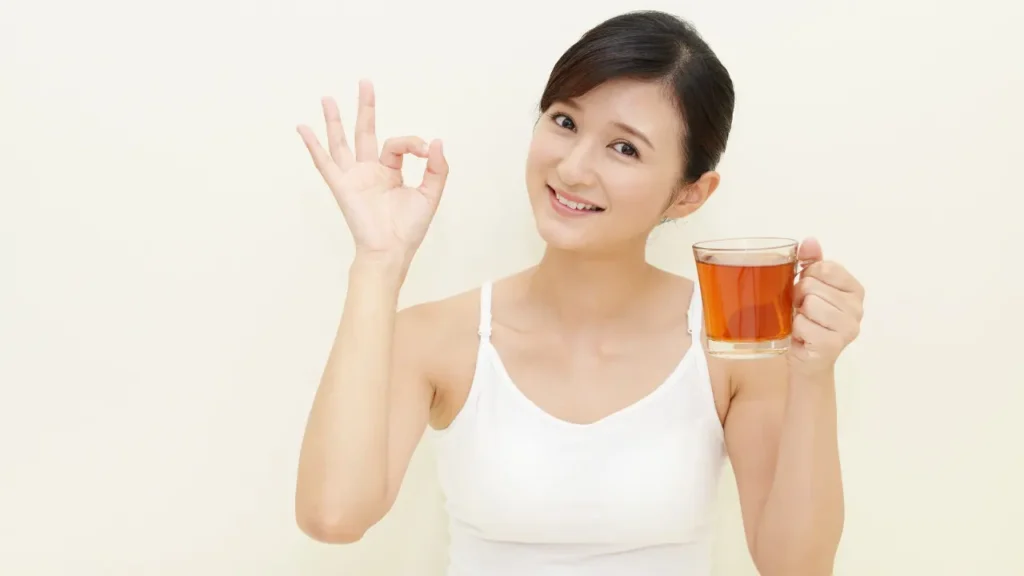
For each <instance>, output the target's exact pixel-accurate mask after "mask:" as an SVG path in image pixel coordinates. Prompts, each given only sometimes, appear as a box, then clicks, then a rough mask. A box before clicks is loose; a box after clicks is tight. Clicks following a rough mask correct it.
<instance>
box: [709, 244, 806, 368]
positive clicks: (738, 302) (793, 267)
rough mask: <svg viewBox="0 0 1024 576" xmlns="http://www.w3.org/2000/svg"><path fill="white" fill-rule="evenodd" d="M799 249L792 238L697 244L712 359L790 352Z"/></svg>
mask: <svg viewBox="0 0 1024 576" xmlns="http://www.w3.org/2000/svg"><path fill="white" fill-rule="evenodd" d="M797 248H798V243H797V241H796V240H791V239H789V238H727V239H722V240H709V241H706V242H698V243H696V244H694V245H693V256H694V258H695V259H696V261H697V278H698V280H699V282H700V295H701V299H702V300H703V302H704V331H705V335H706V337H707V342H708V353H709V354H710V355H712V356H717V357H721V358H733V359H747V358H764V357H768V356H774V355H777V354H782V353H784V352H785V351H786V350H788V349H789V344H790V336H791V334H792V331H793V287H794V282H795V281H796V273H797Z"/></svg>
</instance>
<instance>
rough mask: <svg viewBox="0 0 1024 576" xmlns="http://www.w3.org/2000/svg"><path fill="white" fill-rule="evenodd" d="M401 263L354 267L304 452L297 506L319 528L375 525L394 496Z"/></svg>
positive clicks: (355, 531) (354, 528)
mask: <svg viewBox="0 0 1024 576" xmlns="http://www.w3.org/2000/svg"><path fill="white" fill-rule="evenodd" d="M402 279H403V274H402V272H401V270H400V266H399V265H398V264H389V263H386V262H384V263H381V262H376V261H372V260H365V261H364V260H361V259H358V258H357V260H356V262H355V263H354V264H353V265H352V268H351V271H350V275H349V283H348V293H347V295H346V298H345V306H344V311H343V312H342V318H341V323H340V326H339V327H338V332H337V335H336V338H335V341H334V345H333V347H332V350H331V354H330V357H329V359H328V361H327V366H326V368H325V369H324V373H323V376H322V378H321V381H320V387H319V389H318V390H317V393H316V398H315V399H314V402H313V407H312V410H311V411H310V415H309V420H308V423H307V426H306V432H305V436H304V437H303V442H302V450H301V453H300V457H299V472H298V489H297V493H296V511H297V514H298V517H299V522H300V524H302V525H304V526H308V527H309V528H308V530H309V531H311V532H339V533H347V532H352V533H353V538H354V537H357V536H358V535H359V534H360V533H361V531H362V530H363V529H365V528H366V527H367V526H368V525H369V524H370V523H372V522H373V521H374V520H375V518H376V516H377V515H378V514H379V508H381V507H382V506H383V505H384V502H385V497H386V493H387V462H388V388H389V372H390V366H391V348H392V339H393V335H394V324H395V316H396V309H397V300H398V292H399V290H400V288H401V285H402Z"/></svg>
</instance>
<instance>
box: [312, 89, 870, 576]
mask: <svg viewBox="0 0 1024 576" xmlns="http://www.w3.org/2000/svg"><path fill="white" fill-rule="evenodd" d="M667 96H668V95H667V93H666V92H665V91H664V89H663V88H662V87H661V86H659V85H657V84H651V83H643V82H637V81H613V82H610V83H607V84H604V85H602V86H599V87H598V88H596V89H594V90H592V91H591V92H590V93H588V94H586V95H584V96H582V97H580V98H578V99H577V100H575V101H574V102H560V103H557V104H556V105H554V106H553V107H552V109H551V110H547V111H545V114H544V115H543V116H542V117H541V118H540V120H539V121H538V123H537V125H536V128H535V132H534V137H533V140H532V144H531V148H530V153H529V157H528V161H527V166H526V185H527V190H528V193H529V196H530V202H531V205H532V206H533V212H534V216H535V219H536V223H537V229H538V231H539V233H540V234H541V236H542V237H543V239H544V240H545V241H546V243H547V249H546V251H545V253H544V256H543V257H542V259H541V261H540V262H539V263H538V264H537V265H536V266H534V267H531V268H529V269H527V270H524V271H522V272H520V273H518V274H515V275H513V276H510V277H508V278H505V279H502V280H500V281H499V282H497V283H496V284H495V287H494V301H493V317H494V319H493V325H494V327H493V336H492V341H493V343H494V345H495V347H496V348H497V349H498V350H499V351H500V353H501V355H502V358H503V361H504V364H505V365H506V367H507V369H508V371H509V372H510V374H511V375H512V377H513V379H514V380H515V382H516V384H517V385H518V386H519V387H520V389H521V390H522V391H523V393H524V394H525V395H526V396H527V397H529V398H530V399H531V400H533V401H534V402H535V403H536V404H537V405H538V406H540V407H541V408H543V409H544V410H546V411H547V412H549V413H550V414H551V415H552V416H554V417H556V418H560V419H563V420H567V421H572V422H580V423H584V422H593V421H596V420H599V419H601V418H603V417H605V416H607V415H609V414H612V413H614V412H617V411H618V410H620V409H622V408H624V407H625V406H628V405H629V404H632V403H634V402H636V401H637V400H639V399H640V398H642V397H644V396H646V395H647V394H649V393H650V392H651V391H652V390H653V389H654V388H656V387H657V386H658V385H660V384H661V383H662V381H664V379H665V378H666V377H667V375H668V374H669V372H670V371H671V370H672V368H673V367H674V366H675V364H676V363H677V362H678V361H679V358H680V357H681V355H682V354H683V352H684V351H685V350H686V349H687V348H688V347H689V344H690V341H689V339H690V336H689V335H688V334H687V332H686V313H687V307H688V304H689V300H690V295H691V294H692V290H693V289H694V284H693V282H692V281H690V280H688V279H686V278H682V277H678V276H674V275H672V274H669V273H667V272H664V271H662V270H659V269H657V268H655V267H653V266H651V265H650V264H648V263H647V262H646V260H645V249H646V243H647V237H648V235H649V234H650V232H651V231H652V229H653V228H654V227H655V226H656V225H657V224H658V222H659V221H660V220H661V219H662V218H666V217H667V218H673V219H674V218H681V217H684V216H686V215H688V214H691V213H693V212H694V211H695V210H697V209H698V208H699V207H700V206H701V205H702V204H703V203H704V202H705V201H706V200H707V199H708V197H709V196H710V195H711V194H713V193H714V191H715V189H716V188H717V186H718V183H719V180H720V177H719V175H718V174H717V173H715V172H708V173H706V174H704V175H703V176H702V177H701V178H700V179H698V180H697V181H696V182H692V183H689V184H680V175H681V173H682V162H681V161H680V159H681V158H682V151H681V145H680V135H681V134H682V131H683V130H684V127H683V126H682V124H681V119H680V117H679V114H678V113H677V111H676V109H675V108H674V107H673V106H672V103H671V101H670V100H669V98H668V97H667ZM374 106H375V104H374V97H373V89H372V86H371V85H370V84H369V83H368V82H365V81H364V82H363V83H361V84H360V109H359V114H358V119H357V125H356V129H355V147H354V150H352V149H351V148H350V146H349V145H348V143H347V141H346V139H345V135H344V131H343V129H342V126H341V122H340V117H339V114H338V110H337V107H336V105H335V104H334V102H333V101H332V100H330V99H325V100H324V102H323V107H324V115H325V120H326V123H327V132H328V145H327V149H326V150H325V149H324V148H323V147H322V146H321V145H320V143H319V142H318V141H317V139H316V137H315V136H314V135H313V132H312V131H311V130H310V129H309V128H308V127H304V126H300V127H299V133H300V134H301V135H302V138H303V140H304V142H305V144H306V146H307V148H308V149H309V151H310V154H311V156H312V157H313V159H314V162H315V164H316V166H317V168H318V169H319V170H320V172H321V174H322V175H323V176H324V179H325V181H326V182H327V184H328V185H329V187H330V189H331V191H332V193H333V194H334V196H335V198H336V199H337V201H338V204H339V207H340V208H341V210H342V212H343V214H344V216H345V218H346V221H347V222H348V225H349V228H350V230H351V231H352V233H353V238H354V240H355V244H356V256H355V258H354V260H353V262H352V263H351V267H350V274H349V286H348V293H347V295H346V300H345V306H344V310H343V314H342V319H341V323H340V326H339V329H338V333H337V337H336V340H335V342H334V346H333V348H332V350H331V354H330V357H329V359H328V361H327V365H326V368H325V370H324V373H323V377H322V380H321V383H320V387H319V389H318V391H317V394H316V398H315V400H314V403H313V407H312V409H311V411H310V415H309V420H308V423H307V428H306V432H305V436H304V438H303V443H302V449H301V454H300V462H299V473H298V483H297V489H296V517H297V521H298V524H299V526H300V527H301V528H302V530H303V531H304V532H306V533H307V534H308V535H310V536H311V537H312V538H315V539H317V540H320V541H323V542H334V543H344V542H354V541H356V540H358V539H359V538H361V537H362V535H363V534H364V533H365V532H366V530H367V529H369V528H370V527H372V526H373V525H374V524H375V523H377V522H378V521H379V520H380V519H381V518H382V517H383V516H384V515H385V514H386V513H387V512H388V511H389V510H390V509H391V507H392V505H393V504H394V501H395V498H396V496H397V494H398V491H399V489H400V487H401V483H402V480H403V477H404V476H405V472H406V469H407V467H408V464H409V461H410V458H411V456H412V453H413V451H414V450H415V448H416V446H417V445H418V443H419V441H420V439H421V437H422V435H423V433H424V430H425V429H426V427H427V426H428V425H429V426H432V427H434V428H437V429H443V428H445V427H447V426H448V425H449V424H450V423H451V422H452V420H453V418H454V417H455V416H456V415H457V414H458V413H459V411H460V409H461V408H462V405H463V403H464V402H465V399H466V397H467V395H468V392H469V388H470V385H471V382H472V377H473V370H474V367H475V361H476V352H477V346H478V343H479V341H478V338H477V334H476V328H477V324H478V320H479V312H478V310H479V308H478V307H479V290H473V291H470V292H466V293H463V294H459V295H456V296H453V297H451V298H448V299H445V300H441V301H436V302H429V303H425V304H420V305H417V306H413V307H410V308H408V309H405V310H402V311H401V312H398V311H397V301H398V294H399V291H400V289H401V286H402V283H403V281H404V279H405V274H406V271H407V270H408V268H409V264H410V262H411V260H412V258H413V256H414V254H415V252H416V249H417V248H418V246H419V244H420V242H421V241H422V239H423V235H424V234H425V233H426V230H427V227H428V226H429V223H430V220H431V218H432V217H433V214H434V213H435V211H436V209H437V205H438V202H439V201H440V197H441V192H442V190H443V188H444V182H445V178H446V177H447V173H448V166H447V162H446V161H445V159H444V156H443V152H442V146H441V143H440V142H439V141H435V142H432V143H430V144H429V145H428V144H427V143H426V142H424V141H423V140H421V139H419V138H417V137H411V136H410V137H404V138H398V139H393V140H389V141H388V142H386V143H385V144H384V145H383V148H382V151H381V152H380V153H378V145H377V140H376V136H375V134H374V128H373V124H374ZM619 124H625V125H627V126H629V127H630V128H629V129H625V128H623V127H622V126H620V125H619ZM404 154H414V155H416V156H420V157H425V158H427V169H426V173H425V174H424V179H423V182H422V183H421V184H420V185H419V186H417V187H411V186H409V185H407V184H404V183H403V182H402V180H401V174H400V167H401V164H400V163H401V157H402V156H403V155H404ZM549 186H551V187H553V188H555V189H558V190H560V191H561V192H564V193H568V194H571V195H573V196H575V197H577V198H579V199H581V200H583V201H585V202H586V203H589V204H594V205H597V206H600V207H602V208H604V211H603V212H600V213H595V214H589V215H587V216H585V217H566V216H564V215H561V214H559V213H558V212H557V211H556V210H555V208H554V207H553V205H552V203H551V196H550V195H551V192H550V190H549V189H548V187H549ZM799 258H800V260H801V270H802V272H801V275H800V279H799V281H798V283H797V288H796V306H797V315H796V319H795V323H794V329H793V338H794V344H793V346H792V347H791V349H790V350H789V352H788V353H787V354H785V355H782V356H778V357H774V358H771V359H766V360H755V361H743V362H735V361H732V362H730V361H726V360H721V359H718V358H713V357H708V363H709V366H710V371H711V376H712V378H711V379H712V388H713V393H714V398H715V405H716V409H717V411H718V415H719V418H720V419H721V421H722V424H723V427H724V430H725V438H726V444H727V449H728V453H729V457H730V460H731V462H732V466H733V469H734V470H735V474H736V481H737V485H738V487H739V495H740V503H741V509H742V514H743V523H744V528H745V533H746V538H747V543H748V546H749V549H750V552H751V555H752V557H753V559H754V562H755V564H756V566H757V568H758V570H759V571H760V573H761V574H763V575H766V576H770V575H786V576H800V575H826V574H831V573H832V567H833V563H834V557H835V552H836V548H837V546H838V543H839V540H840V536H841V533H842V527H843V488H842V480H841V474H840V464H839V455H838V448H837V439H836V405H835V377H834V366H835V361H836V359H837V357H838V356H839V354H840V353H841V352H842V350H843V349H844V348H845V347H846V345H847V344H849V343H850V342H851V341H852V340H853V339H854V338H856V336H857V333H858V330H859V325H860V319H861V316H862V310H863V308H862V303H863V294H864V292H863V288H862V287H861V286H860V284H859V283H858V282H857V280H856V279H855V278H854V277H853V276H851V275H850V274H849V273H848V272H847V271H846V270H845V269H843V267H842V266H841V265H839V264H838V263H835V262H832V261H827V260H824V258H823V255H822V250H821V246H820V245H819V243H818V242H817V241H816V240H814V239H808V240H806V241H805V242H803V243H802V245H801V247H800V251H799Z"/></svg>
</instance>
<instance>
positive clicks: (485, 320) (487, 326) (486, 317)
mask: <svg viewBox="0 0 1024 576" xmlns="http://www.w3.org/2000/svg"><path fill="white" fill-rule="evenodd" d="M477 334H479V335H480V338H481V339H482V340H483V341H485V342H486V341H488V340H490V338H491V282H485V283H484V284H483V286H481V287H480V327H479V328H478V329H477Z"/></svg>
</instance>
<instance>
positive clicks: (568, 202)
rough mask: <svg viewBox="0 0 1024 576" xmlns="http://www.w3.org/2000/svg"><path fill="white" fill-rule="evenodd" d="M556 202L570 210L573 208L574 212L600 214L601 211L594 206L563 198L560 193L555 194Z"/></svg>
mask: <svg viewBox="0 0 1024 576" xmlns="http://www.w3.org/2000/svg"><path fill="white" fill-rule="evenodd" d="M555 200H558V203H559V204H561V205H562V206H568V207H569V208H572V209H573V210H589V211H591V212H598V211H600V210H601V209H600V208H598V207H597V206H594V205H592V204H583V203H581V202H573V201H572V200H568V199H566V198H563V197H562V195H561V194H559V193H558V192H555Z"/></svg>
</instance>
